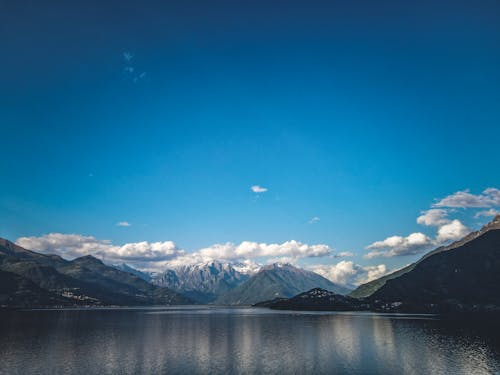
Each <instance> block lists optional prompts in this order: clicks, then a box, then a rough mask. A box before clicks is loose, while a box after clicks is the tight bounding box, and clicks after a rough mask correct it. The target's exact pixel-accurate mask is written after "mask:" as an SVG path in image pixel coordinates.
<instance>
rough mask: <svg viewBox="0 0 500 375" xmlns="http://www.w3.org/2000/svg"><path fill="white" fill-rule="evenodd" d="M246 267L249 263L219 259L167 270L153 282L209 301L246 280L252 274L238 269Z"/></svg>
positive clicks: (198, 299) (197, 299) (200, 300)
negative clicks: (235, 263)
mask: <svg viewBox="0 0 500 375" xmlns="http://www.w3.org/2000/svg"><path fill="white" fill-rule="evenodd" d="M245 267H248V265H239V264H238V265H236V266H233V265H232V264H230V263H222V262H219V261H211V262H208V263H204V264H193V265H186V266H180V267H176V268H172V269H169V270H166V271H165V272H164V273H162V274H159V275H157V276H156V277H154V278H153V279H152V282H153V283H154V284H156V285H159V286H164V287H168V288H170V289H172V290H175V291H178V292H180V293H182V294H184V295H186V296H189V297H190V298H192V299H194V300H196V301H198V302H201V303H209V302H212V301H214V300H215V299H216V298H217V297H219V296H220V295H222V294H225V293H227V292H228V291H230V290H232V289H234V288H235V287H237V286H238V285H240V284H241V283H243V282H244V281H246V280H247V279H248V278H249V277H250V276H249V275H248V274H247V273H243V272H240V271H238V270H237V269H240V270H242V269H245Z"/></svg>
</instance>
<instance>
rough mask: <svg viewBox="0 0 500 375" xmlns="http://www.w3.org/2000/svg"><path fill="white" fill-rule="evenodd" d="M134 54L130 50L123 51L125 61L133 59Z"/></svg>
mask: <svg viewBox="0 0 500 375" xmlns="http://www.w3.org/2000/svg"><path fill="white" fill-rule="evenodd" d="M133 57H134V56H133V55H132V54H131V53H130V52H123V59H124V60H125V61H132V58H133Z"/></svg>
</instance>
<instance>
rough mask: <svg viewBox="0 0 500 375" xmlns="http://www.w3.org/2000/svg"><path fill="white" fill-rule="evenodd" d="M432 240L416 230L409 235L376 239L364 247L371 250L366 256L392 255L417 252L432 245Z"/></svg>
mask: <svg viewBox="0 0 500 375" xmlns="http://www.w3.org/2000/svg"><path fill="white" fill-rule="evenodd" d="M432 244H433V242H432V240H431V239H430V238H429V237H428V236H426V235H425V234H423V233H420V232H416V233H412V234H410V235H409V236H406V237H403V236H391V237H387V238H386V239H385V240H383V241H376V242H374V243H372V244H371V245H369V246H367V247H366V249H368V250H372V251H371V252H369V253H368V254H367V255H365V257H366V258H374V257H377V256H384V257H393V256H402V255H413V254H419V253H421V252H422V251H424V250H426V249H428V248H429V246H430V245H432Z"/></svg>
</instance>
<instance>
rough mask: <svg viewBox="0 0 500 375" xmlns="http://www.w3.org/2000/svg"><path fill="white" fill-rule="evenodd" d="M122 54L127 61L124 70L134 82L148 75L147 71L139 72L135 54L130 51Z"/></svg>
mask: <svg viewBox="0 0 500 375" xmlns="http://www.w3.org/2000/svg"><path fill="white" fill-rule="evenodd" d="M122 56H123V61H124V63H125V67H124V68H123V71H124V72H125V74H126V75H127V76H128V77H129V78H130V79H131V80H132V82H134V83H137V82H139V81H140V80H142V79H144V78H145V77H146V72H144V71H143V72H140V73H138V69H137V68H136V65H135V62H134V55H132V54H131V53H130V52H124V53H123V54H122Z"/></svg>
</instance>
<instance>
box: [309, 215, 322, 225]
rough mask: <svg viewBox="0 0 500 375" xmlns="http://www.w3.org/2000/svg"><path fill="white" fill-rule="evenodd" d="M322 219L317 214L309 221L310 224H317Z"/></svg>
mask: <svg viewBox="0 0 500 375" xmlns="http://www.w3.org/2000/svg"><path fill="white" fill-rule="evenodd" d="M320 221H321V219H320V218H319V217H317V216H314V217H313V218H311V220H309V221H308V223H309V224H316V223H318V222H320Z"/></svg>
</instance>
